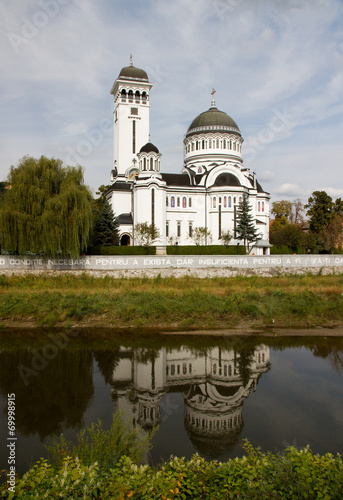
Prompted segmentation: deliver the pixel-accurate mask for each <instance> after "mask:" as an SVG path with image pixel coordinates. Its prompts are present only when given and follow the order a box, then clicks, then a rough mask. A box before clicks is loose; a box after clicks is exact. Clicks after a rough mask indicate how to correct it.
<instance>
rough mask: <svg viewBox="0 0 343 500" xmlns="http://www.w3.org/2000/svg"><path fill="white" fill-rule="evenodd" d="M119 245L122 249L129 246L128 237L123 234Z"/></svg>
mask: <svg viewBox="0 0 343 500" xmlns="http://www.w3.org/2000/svg"><path fill="white" fill-rule="evenodd" d="M120 244H121V246H124V247H127V246H130V236H129V235H128V234H123V236H122V237H121V238H120Z"/></svg>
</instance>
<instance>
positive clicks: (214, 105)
mask: <svg viewBox="0 0 343 500" xmlns="http://www.w3.org/2000/svg"><path fill="white" fill-rule="evenodd" d="M215 93H216V91H215V90H214V89H212V92H211V96H212V101H211V107H213V108H215V107H216V102H215V100H214V94H215Z"/></svg>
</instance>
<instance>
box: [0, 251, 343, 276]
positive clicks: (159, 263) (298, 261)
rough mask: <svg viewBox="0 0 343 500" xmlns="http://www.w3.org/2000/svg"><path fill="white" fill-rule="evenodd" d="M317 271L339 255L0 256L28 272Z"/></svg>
mask: <svg viewBox="0 0 343 500" xmlns="http://www.w3.org/2000/svg"><path fill="white" fill-rule="evenodd" d="M213 268H214V269H231V270H239V269H256V270H258V269H266V268H268V269H273V268H274V269H277V268H283V269H293V270H295V269H300V268H307V269H311V268H314V269H320V268H338V269H339V268H341V269H342V271H343V255H265V256H254V255H249V256H239V255H238V256H237V257H235V256H232V255H205V256H200V255H180V256H177V255H170V256H138V255H137V256H107V255H106V256H104V255H99V256H96V255H95V256H94V255H92V256H89V257H88V256H83V257H80V258H78V259H68V258H66V259H62V258H60V259H44V258H40V257H33V256H30V257H16V256H11V255H9V256H7V255H2V256H0V273H1V270H6V271H8V270H28V271H34V270H37V271H44V270H53V271H59V270H60V271H76V270H77V271H118V270H135V269H137V270H148V269H189V270H193V269H194V270H196V269H213Z"/></svg>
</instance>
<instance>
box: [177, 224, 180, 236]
mask: <svg viewBox="0 0 343 500" xmlns="http://www.w3.org/2000/svg"><path fill="white" fill-rule="evenodd" d="M180 236H181V222H180V221H178V223H177V237H178V238H180Z"/></svg>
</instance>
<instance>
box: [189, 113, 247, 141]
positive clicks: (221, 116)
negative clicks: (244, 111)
mask: <svg viewBox="0 0 343 500" xmlns="http://www.w3.org/2000/svg"><path fill="white" fill-rule="evenodd" d="M224 131H227V132H230V133H233V134H237V135H241V133H240V130H239V128H238V125H237V123H236V122H235V121H234V120H233V119H232V118H231V116H229V115H228V114H226V113H224V111H220V110H219V109H218V108H216V107H215V106H211V107H210V109H208V110H207V111H204V112H203V113H200V115H198V116H197V117H196V118H195V119H194V120H193V121H192V123H191V124H190V126H189V127H188V130H187V134H186V135H192V134H196V133H199V132H224Z"/></svg>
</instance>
